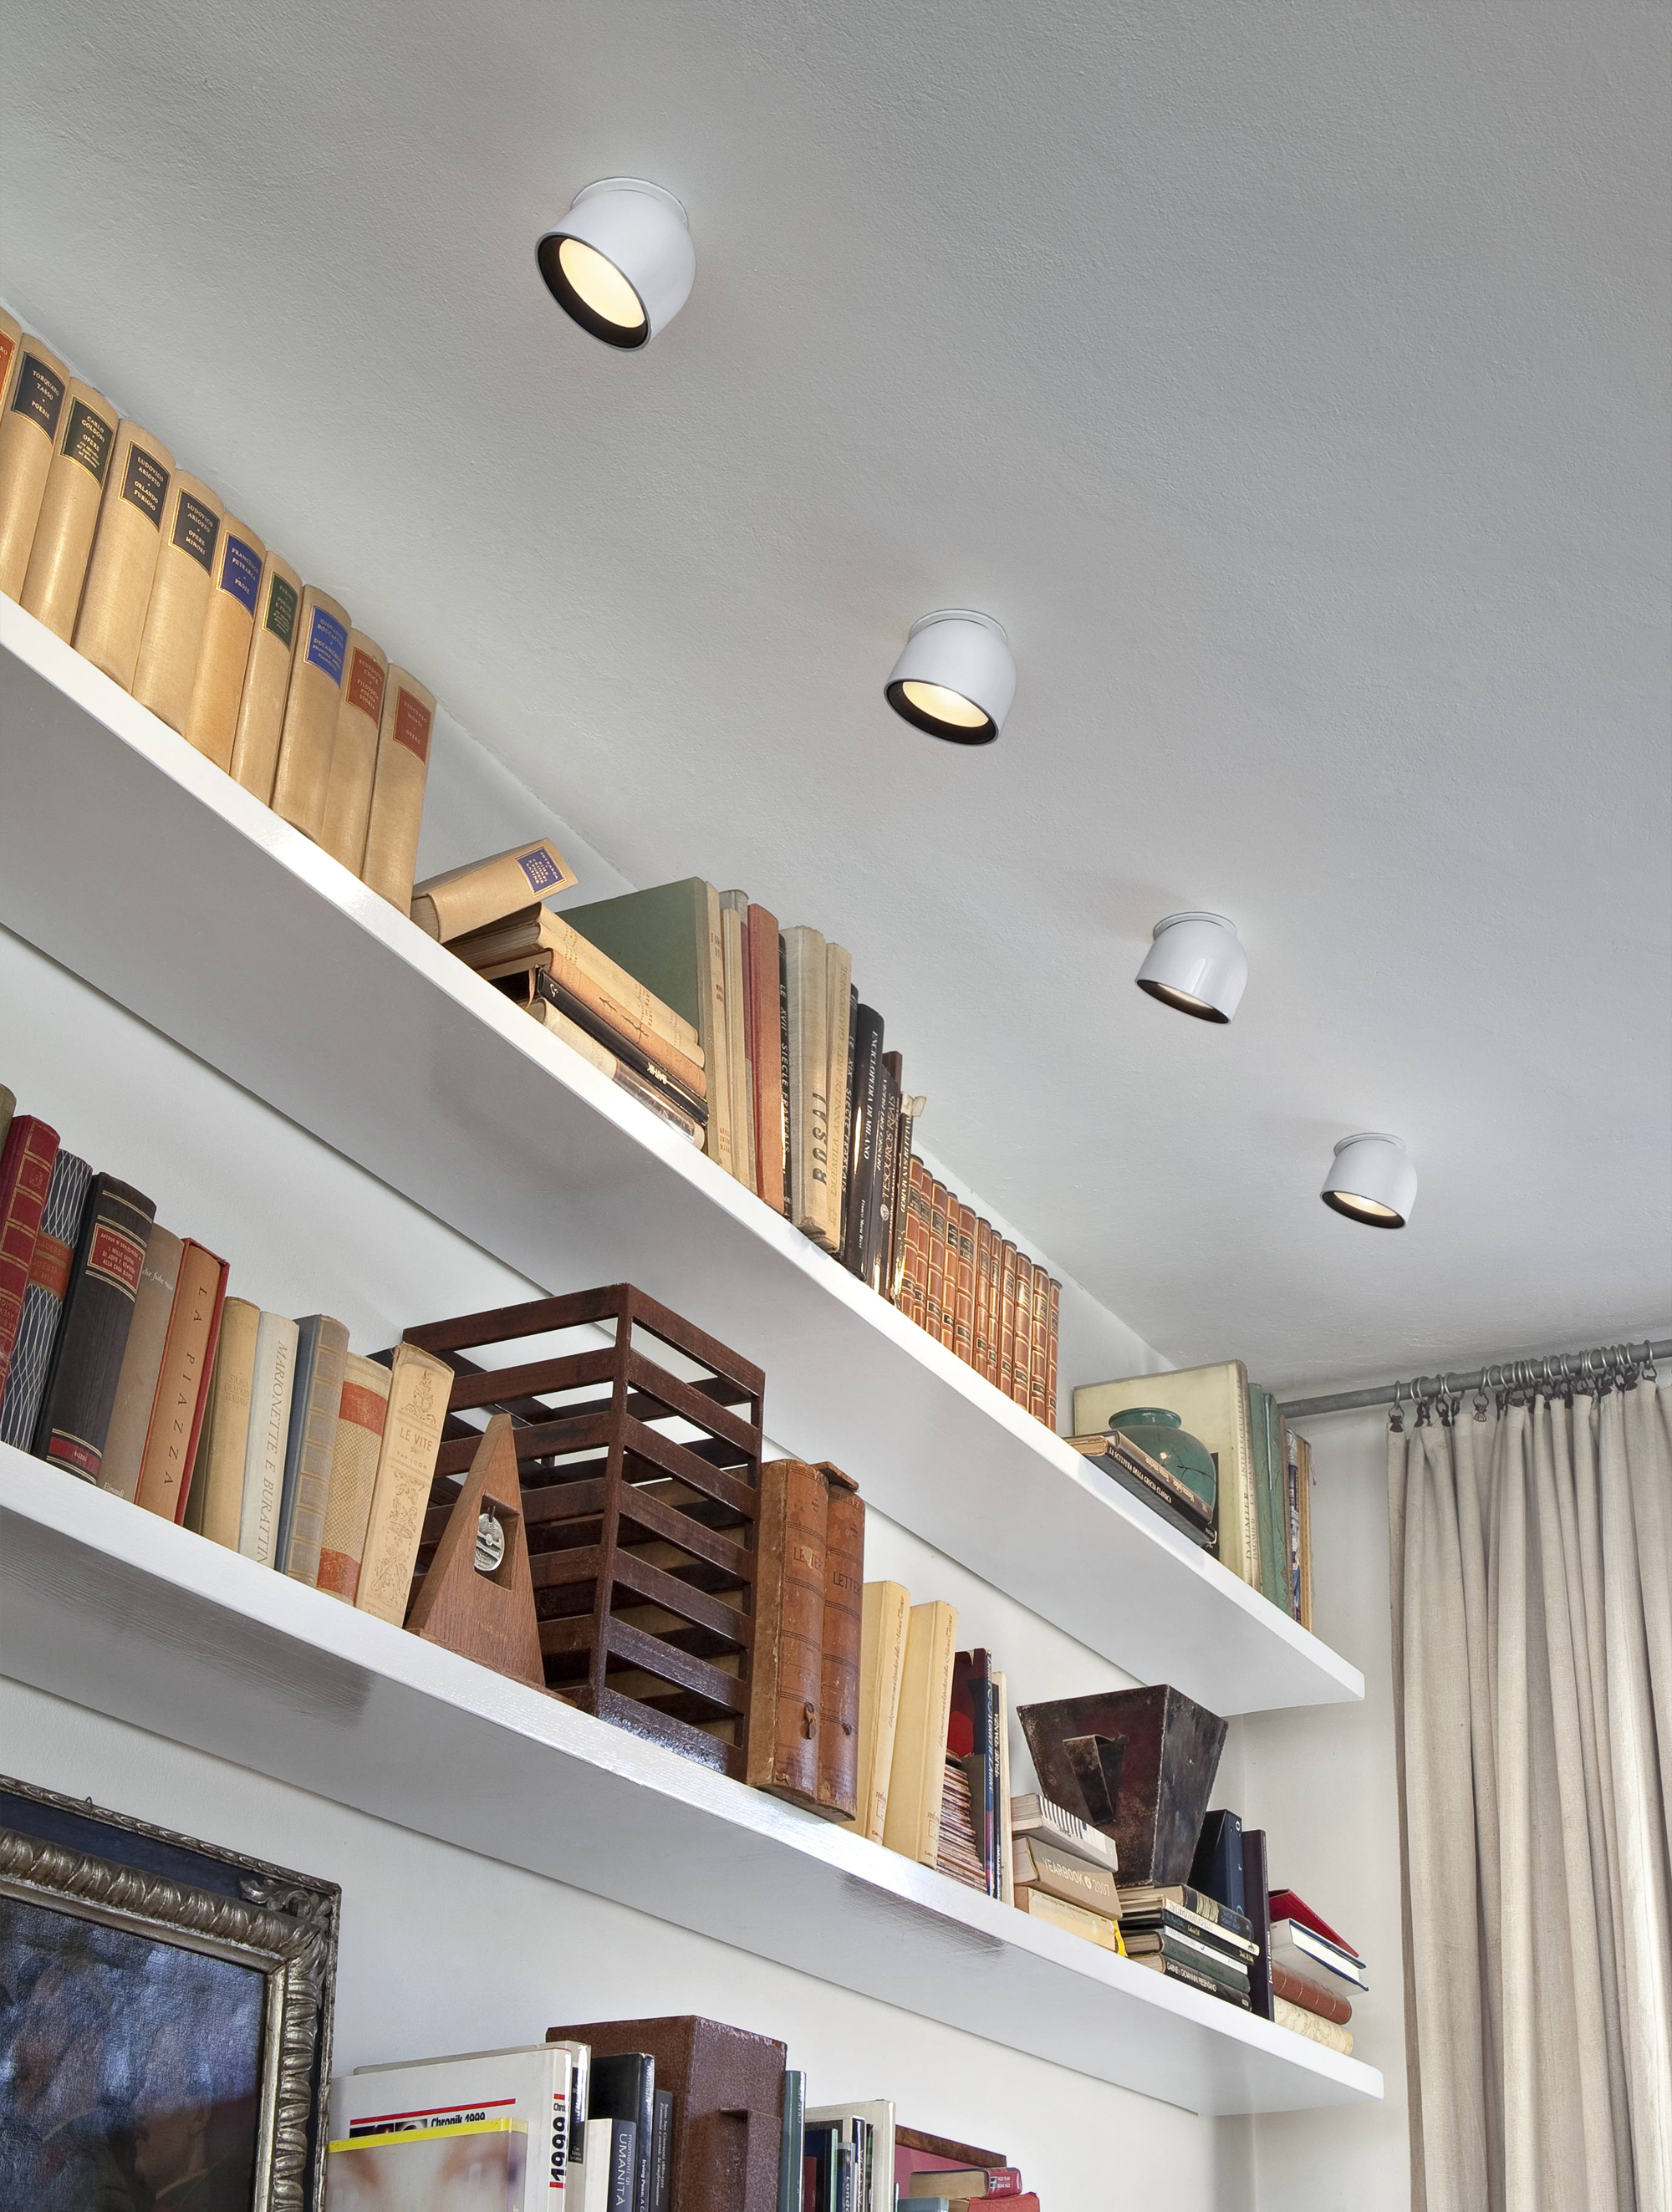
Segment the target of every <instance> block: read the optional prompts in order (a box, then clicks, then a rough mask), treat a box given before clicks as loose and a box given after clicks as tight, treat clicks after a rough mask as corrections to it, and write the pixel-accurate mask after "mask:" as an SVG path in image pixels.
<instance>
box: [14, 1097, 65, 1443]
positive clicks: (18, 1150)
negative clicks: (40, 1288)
mask: <svg viewBox="0 0 1672 2212" xmlns="http://www.w3.org/2000/svg"><path fill="white" fill-rule="evenodd" d="M57 1158H58V1131H57V1130H56V1129H53V1128H49V1127H47V1125H46V1122H45V1121H42V1120H41V1119H40V1115H36V1114H16V1115H14V1116H13V1117H12V1119H11V1121H9V1124H8V1125H7V1129H6V1139H5V1142H4V1144H3V1145H0V1402H3V1400H4V1396H5V1389H6V1380H7V1377H8V1376H9V1373H10V1371H11V1364H12V1353H13V1351H14V1349H15V1346H16V1344H17V1336H18V1331H19V1330H20V1329H21V1327H22V1326H23V1298H24V1293H25V1292H26V1291H27V1289H28V1286H29V1270H30V1269H31V1267H33V1265H34V1257H35V1244H36V1242H37V1240H38V1238H39V1237H40V1223H41V1216H42V1215H43V1213H44V1212H46V1194H47V1192H48V1191H49V1190H50V1189H51V1188H52V1164H53V1162H54V1161H55V1160H56V1159H57Z"/></svg>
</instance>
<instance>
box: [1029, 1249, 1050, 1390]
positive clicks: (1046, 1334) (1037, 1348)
mask: <svg viewBox="0 0 1672 2212" xmlns="http://www.w3.org/2000/svg"><path fill="white" fill-rule="evenodd" d="M1032 1320H1033V1328H1032V1334H1031V1343H1030V1356H1029V1359H1028V1389H1029V1400H1028V1402H1029V1407H1030V1408H1031V1412H1032V1413H1033V1415H1034V1418H1035V1419H1037V1420H1041V1421H1043V1423H1044V1424H1045V1425H1046V1427H1047V1428H1048V1429H1055V1426H1056V1420H1055V1415H1054V1413H1053V1412H1052V1411H1051V1409H1050V1408H1049V1407H1048V1406H1047V1405H1046V1402H1045V1367H1046V1363H1047V1361H1048V1360H1049V1358H1050V1338H1051V1279H1050V1277H1049V1275H1048V1274H1047V1273H1045V1270H1044V1269H1043V1267H1036V1268H1035V1269H1034V1271H1033V1316H1032Z"/></svg>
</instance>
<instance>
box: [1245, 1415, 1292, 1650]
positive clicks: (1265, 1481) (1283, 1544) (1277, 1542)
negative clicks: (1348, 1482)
mask: <svg viewBox="0 0 1672 2212" xmlns="http://www.w3.org/2000/svg"><path fill="white" fill-rule="evenodd" d="M1248 1395H1249V1432H1250V1435H1251V1437H1252V1438H1253V1443H1254V1481H1255V1494H1256V1498H1257V1499H1258V1501H1259V1507H1260V1585H1259V1586H1260V1592H1261V1595H1262V1596H1263V1597H1268V1598H1269V1599H1270V1600H1271V1601H1272V1603H1273V1604H1274V1606H1276V1607H1278V1609H1279V1610H1280V1612H1282V1613H1287V1611H1288V1610H1289V1607H1288V1602H1287V1601H1286V1597H1285V1595H1284V1589H1283V1585H1284V1582H1285V1579H1286V1577H1285V1574H1284V1562H1285V1561H1286V1559H1287V1558H1288V1556H1289V1543H1288V1534H1287V1522H1288V1516H1287V1514H1286V1513H1285V1514H1284V1515H1283V1516H1282V1521H1281V1523H1280V1520H1279V1515H1278V1485H1279V1480H1280V1474H1279V1470H1278V1468H1277V1467H1276V1465H1275V1463H1274V1462H1275V1458H1276V1437H1275V1429H1276V1414H1275V1413H1274V1407H1273V1401H1272V1395H1271V1393H1270V1391H1269V1390H1261V1389H1256V1387H1255V1386H1254V1385H1253V1384H1250V1385H1249V1394H1248Z"/></svg>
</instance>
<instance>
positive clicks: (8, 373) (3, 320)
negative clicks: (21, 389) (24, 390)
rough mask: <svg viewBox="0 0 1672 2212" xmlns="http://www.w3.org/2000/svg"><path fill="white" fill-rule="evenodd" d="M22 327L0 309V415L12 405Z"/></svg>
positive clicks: (19, 356)
mask: <svg viewBox="0 0 1672 2212" xmlns="http://www.w3.org/2000/svg"><path fill="white" fill-rule="evenodd" d="M22 343H23V325H22V324H21V323H20V322H19V321H18V320H17V318H16V317H15V315H9V314H8V313H6V311H5V309H4V308H3V307H0V415H3V414H4V412H5V411H6V410H7V408H8V407H9V406H10V405H11V404H12V386H13V384H14V382H15V380H16V376H17V369H18V363H19V361H20V359H21V347H22Z"/></svg>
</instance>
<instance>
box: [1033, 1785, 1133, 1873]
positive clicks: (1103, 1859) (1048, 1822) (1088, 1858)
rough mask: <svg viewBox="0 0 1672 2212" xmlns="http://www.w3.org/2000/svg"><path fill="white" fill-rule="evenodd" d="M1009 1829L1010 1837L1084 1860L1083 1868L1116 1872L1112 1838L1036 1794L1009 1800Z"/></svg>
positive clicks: (1117, 1866)
mask: <svg viewBox="0 0 1672 2212" xmlns="http://www.w3.org/2000/svg"><path fill="white" fill-rule="evenodd" d="M1010 1828H1011V1833H1012V1835H1013V1836H1037V1837H1038V1838H1039V1840H1040V1841H1041V1843H1043V1844H1055V1846H1056V1848H1057V1850H1060V1851H1067V1854H1068V1856H1069V1857H1070V1858H1073V1859H1082V1860H1084V1862H1085V1864H1086V1865H1087V1866H1094V1867H1102V1868H1103V1869H1104V1870H1105V1872H1107V1873H1109V1874H1114V1873H1116V1871H1118V1868H1119V1860H1118V1858H1117V1857H1116V1850H1115V1838H1113V1837H1112V1836H1106V1835H1104V1832H1103V1831H1102V1829H1101V1828H1094V1827H1092V1826H1091V1824H1090V1822H1089V1821H1085V1820H1081V1819H1080V1818H1079V1815H1078V1814H1073V1813H1070V1812H1069V1811H1067V1809H1066V1808H1065V1807H1063V1806H1061V1805H1054V1804H1053V1803H1052V1802H1051V1801H1050V1799H1049V1797H1041V1796H1038V1795H1037V1794H1035V1795H1032V1796H1026V1797H1012V1799H1011V1801H1010Z"/></svg>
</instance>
